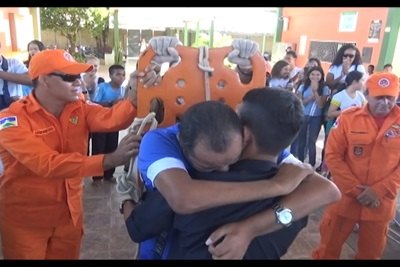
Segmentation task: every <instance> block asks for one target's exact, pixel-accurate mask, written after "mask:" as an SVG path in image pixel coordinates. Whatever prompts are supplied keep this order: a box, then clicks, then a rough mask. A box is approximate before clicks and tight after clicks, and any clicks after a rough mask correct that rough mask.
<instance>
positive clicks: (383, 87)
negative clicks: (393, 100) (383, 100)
mask: <svg viewBox="0 0 400 267" xmlns="http://www.w3.org/2000/svg"><path fill="white" fill-rule="evenodd" d="M366 87H367V89H368V95H370V96H394V97H398V96H399V77H397V76H396V75H395V74H393V73H389V72H377V73H374V74H372V75H371V76H370V77H369V78H368V80H367V83H366Z"/></svg>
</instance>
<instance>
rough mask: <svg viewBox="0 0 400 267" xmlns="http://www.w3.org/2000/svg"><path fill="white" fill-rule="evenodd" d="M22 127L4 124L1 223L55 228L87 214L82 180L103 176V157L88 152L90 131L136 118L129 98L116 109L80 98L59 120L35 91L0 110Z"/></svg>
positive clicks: (119, 125)
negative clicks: (43, 105) (84, 205)
mask: <svg viewBox="0 0 400 267" xmlns="http://www.w3.org/2000/svg"><path fill="white" fill-rule="evenodd" d="M9 116H15V117H16V122H17V126H12V127H8V128H4V127H1V126H0V127H1V128H0V160H2V162H3V164H4V169H5V171H4V174H3V175H1V174H0V175H1V176H0V221H4V220H5V221H7V222H9V223H13V224H21V225H26V224H29V225H34V226H36V227H40V226H46V227H49V226H52V225H57V224H59V223H60V222H63V221H65V220H67V219H68V217H66V216H71V218H72V220H73V222H74V224H77V223H78V221H79V220H80V218H81V216H82V178H83V177H85V176H93V175H102V174H103V158H104V155H95V156H91V157H87V156H86V151H87V142H88V134H89V132H107V131H117V130H121V129H125V128H127V127H128V126H129V125H130V123H131V122H132V121H133V119H134V117H135V116H136V108H135V107H134V106H133V105H132V104H131V102H130V101H128V100H123V101H120V102H119V103H118V104H116V105H115V106H113V108H103V107H102V106H100V105H97V104H93V103H86V102H84V101H83V100H79V101H76V102H73V103H69V104H68V105H66V106H65V109H64V111H63V112H62V114H61V115H60V117H59V118H56V117H54V116H53V115H52V114H50V113H48V112H47V111H46V110H45V109H43V108H42V107H41V106H40V105H39V103H38V102H37V101H36V99H35V98H34V97H33V95H32V94H31V95H29V96H28V97H27V98H26V99H23V100H20V101H18V102H16V103H14V104H12V105H11V106H10V108H9V109H6V110H4V111H2V112H0V119H2V118H5V117H9Z"/></svg>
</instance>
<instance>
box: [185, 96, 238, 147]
mask: <svg viewBox="0 0 400 267" xmlns="http://www.w3.org/2000/svg"><path fill="white" fill-rule="evenodd" d="M179 128H180V132H179V143H180V145H181V148H182V151H183V152H184V153H185V154H186V155H192V153H193V150H194V147H195V146H196V144H197V143H199V141H201V140H205V141H206V142H207V143H208V146H209V148H210V149H212V150H213V151H215V152H217V153H223V152H225V151H226V150H227V148H228V147H229V146H230V145H231V142H232V137H233V135H234V133H238V134H243V127H242V124H241V122H240V119H239V117H238V115H237V114H236V112H235V111H234V110H233V109H232V108H231V107H229V106H228V105H226V104H224V103H222V102H220V101H206V102H201V103H198V104H195V105H193V106H191V107H190V108H188V109H187V110H186V112H185V113H184V114H183V115H182V117H181V120H180V124H179Z"/></svg>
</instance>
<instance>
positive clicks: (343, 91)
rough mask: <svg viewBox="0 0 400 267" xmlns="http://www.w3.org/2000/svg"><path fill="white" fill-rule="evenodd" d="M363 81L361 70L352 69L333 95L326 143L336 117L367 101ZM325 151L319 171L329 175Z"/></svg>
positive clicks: (328, 116) (328, 117)
mask: <svg viewBox="0 0 400 267" xmlns="http://www.w3.org/2000/svg"><path fill="white" fill-rule="evenodd" d="M363 83H364V74H363V73H361V72H359V71H351V72H349V74H347V76H346V79H345V83H344V84H343V85H342V87H340V88H338V91H339V92H338V93H336V94H334V95H333V96H332V99H331V102H330V105H329V108H328V112H327V114H326V117H327V122H326V126H325V140H324V144H326V140H327V138H328V135H329V131H330V129H331V127H332V125H333V124H334V123H335V121H336V118H337V117H338V116H339V115H340V113H341V112H342V111H343V110H345V109H348V108H351V107H361V106H363V105H365V104H366V103H367V100H366V98H365V96H364V94H363V93H362V92H361V89H362V88H363ZM324 148H325V145H324ZM324 152H325V149H323V150H322V155H321V165H320V166H319V168H318V169H319V170H318V171H320V172H321V174H323V175H325V176H326V175H328V169H327V167H326V165H325V161H324V158H325V157H324Z"/></svg>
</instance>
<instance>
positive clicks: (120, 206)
mask: <svg viewBox="0 0 400 267" xmlns="http://www.w3.org/2000/svg"><path fill="white" fill-rule="evenodd" d="M128 201H129V202H132V204H134V205H136V202H135V201H134V200H133V199H130V198H128V199H124V200H122V202H121V204H120V205H119V212H120V213H121V214H124V206H125V203H126V202H128Z"/></svg>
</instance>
